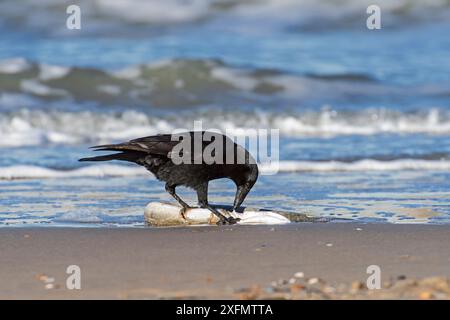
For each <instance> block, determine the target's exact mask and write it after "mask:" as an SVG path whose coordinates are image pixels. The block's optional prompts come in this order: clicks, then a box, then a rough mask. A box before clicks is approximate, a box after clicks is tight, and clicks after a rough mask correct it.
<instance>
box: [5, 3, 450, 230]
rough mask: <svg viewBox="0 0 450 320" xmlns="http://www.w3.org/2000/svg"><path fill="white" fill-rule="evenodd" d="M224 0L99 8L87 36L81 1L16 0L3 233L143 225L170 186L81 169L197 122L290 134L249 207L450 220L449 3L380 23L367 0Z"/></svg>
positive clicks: (229, 189)
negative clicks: (69, 9) (78, 22)
mask: <svg viewBox="0 0 450 320" xmlns="http://www.w3.org/2000/svg"><path fill="white" fill-rule="evenodd" d="M222 2H223V3H225V4H226V5H227V6H228V8H223V7H221V6H220V4H219V5H218V4H217V1H203V0H202V1H197V2H196V1H193V2H192V3H191V2H183V1H174V0H171V1H167V2H164V3H161V2H157V1H150V2H145V1H134V2H130V3H129V4H124V5H123V6H124V7H117V6H119V4H116V5H112V4H110V6H111V7H108V6H107V5H105V4H102V3H97V6H96V7H93V6H91V5H90V4H89V1H82V2H80V6H81V10H82V13H83V18H82V19H83V20H82V29H81V30H72V31H71V30H67V29H66V28H65V18H66V15H65V3H62V2H58V1H55V2H54V3H53V4H52V2H46V3H42V4H39V3H36V4H33V5H32V4H31V3H28V2H27V3H26V4H23V5H19V4H16V3H15V2H14V1H3V2H2V3H0V26H1V27H2V32H1V33H0V43H1V44H2V45H1V46H0V135H1V138H2V139H0V140H1V141H0V152H1V156H0V225H2V226H3V225H11V224H12V225H22V224H25V223H26V224H30V223H32V224H33V223H34V224H44V225H59V224H69V225H78V224H79V223H83V224H84V223H88V224H89V225H93V226H102V225H133V226H134V225H143V223H144V222H143V217H142V210H143V209H142V208H143V207H144V206H145V204H146V203H147V202H149V201H151V200H168V199H169V197H168V196H167V195H166V194H165V193H164V191H163V190H164V189H163V188H162V185H161V184H160V183H159V182H157V181H155V180H154V179H152V178H151V176H150V175H144V176H134V175H132V174H130V173H129V171H126V172H125V171H124V173H123V174H122V171H121V170H122V167H121V166H124V167H125V168H128V167H130V165H128V164H122V163H115V164H114V165H115V166H117V167H113V168H109V169H105V168H100V169H98V168H97V169H98V170H101V172H103V174H104V175H105V176H102V177H99V174H98V171H95V170H97V169H96V168H93V169H92V171H89V170H86V171H82V173H79V172H80V171H77V170H80V169H83V168H84V167H85V166H87V165H89V164H84V163H83V164H81V163H79V162H77V161H76V160H77V159H78V158H80V157H83V156H86V155H88V154H89V150H88V149H87V148H88V146H90V145H93V144H97V143H108V142H117V141H122V140H128V139H132V138H137V137H139V136H144V135H148V134H156V133H162V132H170V131H171V130H173V129H176V128H180V127H184V128H192V126H193V122H194V121H196V120H202V121H203V125H204V127H210V128H219V129H222V130H226V129H229V128H234V129H236V128H241V127H247V128H266V129H280V144H279V154H280V160H281V163H280V168H281V169H282V170H280V173H278V174H276V175H272V176H262V177H261V178H260V181H259V182H258V183H257V184H256V186H255V188H254V190H253V191H252V193H251V194H250V196H249V198H248V199H247V201H246V203H247V204H248V205H252V206H256V207H267V208H272V209H277V208H281V209H283V210H289V211H293V212H307V213H309V214H312V215H317V216H326V217H333V216H335V217H336V216H338V217H344V218H348V219H357V220H362V221H373V222H386V221H387V222H396V223H398V222H421V223H449V222H450V205H449V204H450V200H449V199H450V191H449V188H450V183H449V182H448V181H449V179H448V172H449V170H450V139H449V138H450V60H449V59H448V53H449V52H450V38H449V37H448V33H449V31H450V10H449V6H448V5H445V4H443V5H442V6H440V7H437V8H436V7H435V6H433V5H431V4H430V5H428V4H426V3H416V2H413V3H412V4H411V3H409V2H408V1H406V0H405V1H399V2H398V3H397V4H395V5H394V4H387V3H382V4H381V7H382V12H383V16H382V17H383V18H382V19H383V20H382V29H381V30H368V29H367V28H366V26H365V19H366V16H367V15H366V14H365V8H366V6H367V4H365V3H364V1H362V2H361V1H350V0H349V1H345V2H344V4H342V5H341V6H338V7H335V6H334V5H333V4H330V3H329V2H326V1H321V2H318V3H317V4H316V5H310V4H307V3H306V2H305V3H304V2H302V1H297V2H295V1H292V2H289V1H287V2H286V3H288V5H286V6H284V5H283V4H282V3H281V4H278V3H277V2H276V1H275V2H271V1H269V2H270V3H269V4H266V7H264V5H262V4H251V3H250V4H249V3H247V2H246V1H243V2H241V3H240V4H235V3H233V2H232V1H222ZM166 5H167V6H168V7H167V8H166V7H164V6H166ZM172 5H173V6H172ZM169 6H170V7H169ZM268 6H270V7H268ZM31 8H32V9H31ZM205 8H206V9H205ZM249 8H250V9H249ZM268 8H269V9H268ZM177 10H180V12H182V13H183V14H180V15H176V14H175V13H176V12H177ZM153 11H154V12H160V13H159V14H156V15H155V14H152V12H153ZM174 12H175V13H174ZM48 66H53V67H48ZM8 68H9V69H8ZM11 68H12V70H13V71H11ZM8 70H9V71H8ZM288 162H289V163H290V164H292V163H294V164H295V166H294V167H295V168H294V169H292V166H291V167H289V166H288ZM114 168H116V169H114ZM288 168H291V169H288ZM42 170H44V171H42ZM102 170H103V171H102ZM114 170H115V171H114ZM74 172H75V173H77V172H78V173H77V174H74ZM111 175H119V176H121V177H111ZM18 178H20V179H18ZM183 192H184V196H185V197H187V198H188V199H190V200H194V197H193V194H192V193H189V192H187V191H183ZM210 192H211V197H212V199H216V201H214V200H213V202H216V203H224V204H227V203H230V202H231V201H232V197H233V194H234V190H233V185H231V184H228V183H227V182H217V186H216V187H214V188H212V189H211V191H210Z"/></svg>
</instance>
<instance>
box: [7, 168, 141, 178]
mask: <svg viewBox="0 0 450 320" xmlns="http://www.w3.org/2000/svg"><path fill="white" fill-rule="evenodd" d="M140 174H145V169H144V168H142V167H131V166H122V165H110V164H102V165H95V166H88V167H82V168H77V169H72V170H57V169H51V168H46V167H40V166H32V165H16V166H9V167H0V179H4V180H5V179H6V180H11V179H43V178H78V177H127V176H136V175H140Z"/></svg>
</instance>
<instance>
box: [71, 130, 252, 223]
mask: <svg viewBox="0 0 450 320" xmlns="http://www.w3.org/2000/svg"><path fill="white" fill-rule="evenodd" d="M180 137H181V138H180ZM186 139H188V140H186ZM182 142H184V144H183V146H184V148H180V146H182V145H180V143H182ZM186 147H187V148H186ZM92 148H93V149H95V150H94V151H119V153H115V154H108V155H102V156H97V157H91V158H83V159H80V160H79V161H109V160H122V161H129V162H134V163H136V164H139V165H141V166H144V167H145V168H146V169H147V170H149V171H150V172H151V173H153V174H154V175H155V176H156V178H157V179H159V180H161V181H164V182H166V191H167V192H168V193H169V194H170V195H172V196H173V197H174V198H175V199H176V200H177V201H178V203H179V204H180V205H181V206H182V207H183V212H184V210H186V209H188V208H190V207H189V205H188V204H186V203H185V202H184V201H183V200H182V199H181V198H180V197H179V196H178V195H177V194H176V192H175V188H176V187H177V186H186V187H189V188H192V189H194V190H195V191H196V192H197V197H198V203H199V205H200V207H202V208H208V209H209V210H211V211H212V212H213V213H214V214H216V215H217V216H218V217H219V218H220V223H235V222H236V221H237V220H238V219H234V218H228V217H225V216H224V215H223V214H221V213H220V212H219V211H218V210H217V209H215V208H213V207H211V206H210V205H209V203H208V183H209V181H211V180H215V179H221V178H228V179H231V180H233V181H234V182H235V184H236V187H237V191H236V196H235V199H234V204H233V210H236V209H237V208H238V207H239V206H240V205H241V204H242V202H243V201H244V199H245V197H246V196H247V194H248V192H249V191H250V189H251V188H252V187H253V185H254V184H255V182H256V180H257V178H258V166H257V164H256V162H255V160H254V158H253V157H252V156H251V155H250V153H249V152H248V151H247V150H246V149H245V148H243V147H241V146H240V145H238V144H236V143H234V142H233V141H232V140H231V139H229V138H228V137H227V136H225V135H221V134H218V133H211V132H205V131H203V132H184V133H180V134H177V135H171V134H162V135H156V136H149V137H143V138H139V139H135V140H131V141H128V142H125V143H119V144H110V145H100V146H95V147H92ZM208 155H211V156H212V157H213V158H212V159H213V160H214V161H213V162H212V161H211V159H210V158H208ZM180 157H183V158H182V159H184V160H183V161H182V163H180V159H181V158H180Z"/></svg>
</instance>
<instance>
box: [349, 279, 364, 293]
mask: <svg viewBox="0 0 450 320" xmlns="http://www.w3.org/2000/svg"><path fill="white" fill-rule="evenodd" d="M351 288H352V290H354V291H357V290H361V289H363V288H364V284H363V283H362V282H361V281H353V282H352V286H351Z"/></svg>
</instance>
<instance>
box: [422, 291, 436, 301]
mask: <svg viewBox="0 0 450 320" xmlns="http://www.w3.org/2000/svg"><path fill="white" fill-rule="evenodd" d="M419 298H420V299H422V300H429V299H431V298H433V293H431V292H430V291H423V292H421V293H420V294H419Z"/></svg>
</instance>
